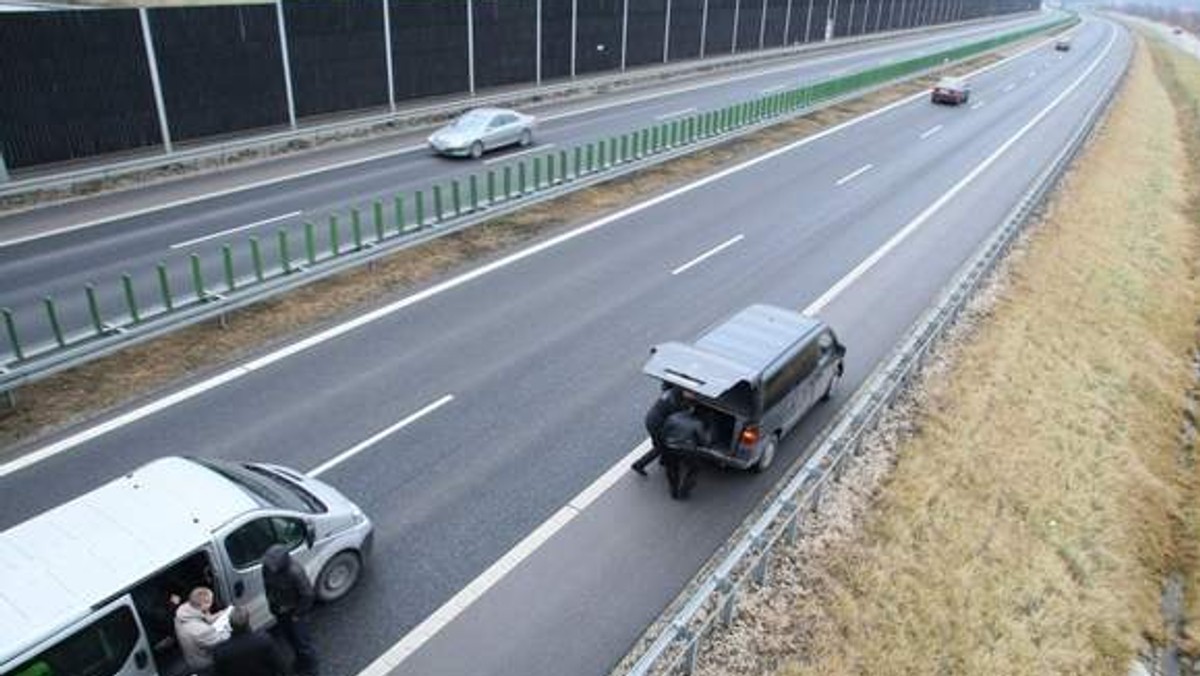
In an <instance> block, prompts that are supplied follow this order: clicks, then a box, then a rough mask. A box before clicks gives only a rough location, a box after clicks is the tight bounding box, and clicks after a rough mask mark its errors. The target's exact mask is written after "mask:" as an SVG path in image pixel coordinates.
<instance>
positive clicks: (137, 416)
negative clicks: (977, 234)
mask: <svg viewBox="0 0 1200 676" xmlns="http://www.w3.org/2000/svg"><path fill="white" fill-rule="evenodd" d="M1053 40H1054V38H1053V37H1051V38H1047V39H1045V40H1042V41H1040V42H1038V43H1035V44H1034V45H1032V46H1030V47H1029V48H1028V49H1025V50H1022V51H1020V52H1017V53H1016V54H1014V55H1012V56H1010V57H1008V58H1007V59H1004V60H1002V61H997V62H996V63H993V64H990V65H987V66H984V67H983V68H980V69H978V70H976V71H973V72H972V73H969V74H968V76H970V77H973V76H977V75H979V74H981V73H985V72H987V71H990V70H995V69H997V68H1000V67H1001V66H1004V65H1008V64H1011V63H1013V62H1014V61H1015V60H1016V59H1019V58H1021V57H1022V56H1024V55H1026V54H1029V53H1031V52H1033V51H1035V50H1038V49H1041V48H1042V47H1043V46H1045V45H1047V44H1049V43H1050V42H1052V41H1053ZM927 96H928V94H927V93H926V92H917V93H915V94H913V95H911V96H908V97H906V98H902V99H899V100H897V101H893V102H892V103H889V104H888V105H886V106H884V107H882V108H879V109H876V110H873V111H871V112H868V113H866V114H864V115H861V116H859V117H856V118H854V119H851V120H846V121H845V122H842V123H841V124H837V125H835V126H833V127H830V128H828V129H825V130H823V131H820V132H817V133H816V134H813V135H812V136H808V137H806V138H802V139H800V140H798V141H796V142H794V143H791V144H788V145H786V146H783V147H781V148H776V149H775V150H772V151H770V152H768V153H766V154H763V155H759V156H758V157H753V158H750V159H748V160H746V161H745V162H742V163H741V164H737V165H734V166H732V167H729V168H727V169H723V170H721V171H719V172H717V173H715V174H710V175H709V176H706V177H704V178H701V179H699V180H697V181H694V182H692V183H689V184H686V185H682V186H680V187H678V188H676V189H674V190H671V191H669V192H666V193H663V194H661V195H658V196H656V197H652V198H650V199H648V200H646V201H644V202H640V203H638V204H635V205H633V206H631V207H628V208H626V209H622V210H621V211H617V212H615V213H612V214H609V215H608V216H604V217H602V218H600V219H597V220H595V221H592V222H591V223H588V224H586V225H582V226H580V227H578V228H576V229H574V230H570V231H567V232H564V233H562V234H561V235H557V236H555V237H552V238H550V239H548V240H545V241H543V242H540V243H538V244H535V245H533V246H531V247H529V248H527V249H522V250H521V251H516V252H514V253H512V254H509V255H508V256H505V257H503V258H500V259H498V260H495V261H492V262H491V263H487V264H485V265H483V266H481V267H478V268H475V269H474V270H470V271H468V272H465V273H463V274H461V275H458V276H457V277H452V278H450V279H448V280H446V281H444V282H441V283H438V284H435V285H434V286H431V287H429V288H427V289H424V290H422V291H419V292H417V293H415V294H413V295H411V296H406V297H404V298H402V299H400V300H398V301H396V302H394V303H391V304H390V305H385V306H383V307H381V308H378V309H376V310H373V311H371V312H368V313H366V314H364V315H360V316H358V317H355V318H354V319H351V320H349V321H347V322H344V323H342V324H338V325H336V326H332V327H330V328H328V329H325V330H324V331H321V332H319V333H316V334H313V335H312V336H309V337H308V338H304V339H301V340H299V341H297V342H295V343H292V344H291V345H287V346H284V347H282V348H280V349H278V350H275V351H274V352H270V353H268V354H266V355H263V356H261V357H258V358H257V359H254V360H252V361H250V362H247V363H246V364H244V365H241V366H235V367H233V368H231V369H229V370H227V371H224V372H222V373H219V374H217V375H215V376H212V377H211V378H209V379H207V380H204V381H201V382H199V383H196V384H194V385H192V386H190V387H187V388H184V389H183V390H180V391H179V392H175V393H173V394H170V395H167V396H165V397H163V398H162V399H158V400H156V401H152V402H150V403H148V404H145V405H143V406H141V407H138V408H135V409H133V410H131V411H128V412H126V413H123V414H121V415H119V416H117V417H115V418H113V419H112V420H109V421H106V422H104V423H101V424H99V425H96V426H94V427H89V428H87V429H84V430H82V431H80V432H77V433H75V434H72V435H70V436H67V437H66V438H63V439H60V440H59V441H56V442H54V443H52V444H49V445H47V446H43V447H42V448H39V449H37V450H34V451H30V452H29V453H27V454H25V455H23V456H21V457H20V458H16V459H14V460H10V461H9V462H7V463H4V464H2V465H0V478H3V477H5V476H8V475H9V474H12V473H13V472H17V471H19V470H21V469H24V468H26V467H29V466H31V465H33V464H36V463H38V462H40V461H42V460H45V459H46V458H49V457H52V456H55V455H58V454H59V453H63V452H66V451H69V450H71V449H73V448H75V447H77V446H79V445H80V444H83V443H86V442H88V441H91V440H92V439H95V438H97V437H100V436H102V435H104V434H107V433H109V432H111V431H113V430H116V429H120V428H122V427H124V426H126V425H129V424H131V423H134V422H137V421H138V420H141V419H143V418H146V417H148V416H150V415H153V414H155V413H158V412H160V411H162V410H165V409H167V408H170V407H171V406H174V405H175V404H178V403H180V402H183V401H187V400H188V399H191V398H193V397H196V396H199V395H201V394H204V393H205V392H207V391H209V390H211V389H214V388H217V387H220V386H221V385H224V384H226V383H228V382H231V381H234V380H237V379H238V378H241V377H242V376H244V375H246V374H248V373H251V372H253V371H256V370H258V369H261V368H265V367H267V366H269V365H271V364H274V363H275V362H277V361H280V360H282V359H286V358H287V357H290V356H292V355H295V354H299V353H301V352H304V351H305V350H308V349H309V348H312V347H315V346H317V345H320V344H321V343H324V342H327V341H329V340H333V339H334V338H337V337H339V336H341V335H343V334H346V333H349V332H351V331H353V330H355V329H358V328H359V327H362V326H365V325H367V324H370V323H371V322H374V321H375V320H377V319H381V318H383V317H386V316H388V315H390V314H392V313H394V312H398V311H400V310H403V309H404V308H407V307H409V306H411V305H416V304H417V303H420V302H422V301H424V300H426V299H428V298H432V297H433V296H436V295H438V294H440V293H442V292H444V291H449V290H450V289H453V288H456V287H458V286H461V285H463V284H466V283H468V282H470V281H473V280H475V279H476V278H478V277H482V276H484V275H486V274H489V273H491V272H493V271H495V270H499V269H501V268H504V267H507V266H509V265H512V264H513V263H516V262H518V261H521V260H523V259H525V258H528V257H529V256H533V255H536V254H538V253H541V252H542V251H544V250H547V249H550V248H553V247H555V246H558V245H559V244H562V243H564V242H567V241H570V240H572V239H575V238H576V237H579V236H581V235H584V234H587V233H589V232H591V231H593V230H597V229H599V228H602V227H604V226H606V225H608V224H609V223H612V222H614V221H619V220H621V219H623V218H626V217H628V216H631V215H633V214H636V213H638V212H641V211H644V210H646V209H649V208H651V207H654V206H656V205H658V204H661V203H663V202H667V201H670V200H672V199H675V198H676V197H679V196H680V195H685V194H687V193H689V192H691V191H692V190H695V189H697V188H701V187H703V186H706V185H708V184H710V183H714V182H717V181H720V180H722V179H724V178H725V177H726V176H730V175H732V174H735V173H738V172H740V171H743V170H745V169H748V168H750V167H753V166H755V165H757V164H760V163H762V162H766V161H767V160H770V159H774V158H775V157H777V156H779V155H783V154H785V153H789V152H791V151H793V150H795V149H797V148H801V147H804V146H806V145H808V144H810V143H814V142H816V141H818V140H820V139H823V138H825V137H827V136H831V135H833V134H836V133H838V132H840V131H842V130H843V129H848V128H850V127H853V126H855V125H858V124H860V123H862V122H866V121H867V120H871V119H874V118H875V117H878V116H880V115H884V114H886V113H888V112H891V111H892V110H895V109H896V108H900V107H901V106H905V105H908V104H910V103H913V102H914V101H918V100H922V99H924V98H926V97H927Z"/></svg>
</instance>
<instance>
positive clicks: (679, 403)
mask: <svg viewBox="0 0 1200 676" xmlns="http://www.w3.org/2000/svg"><path fill="white" fill-rule="evenodd" d="M682 408H683V395H682V393H680V391H679V388H676V387H671V386H669V385H668V386H666V388H665V389H664V390H663V393H662V394H661V395H659V397H658V400H657V401H655V402H654V405H653V406H651V407H650V410H649V411H648V412H647V413H646V421H645V423H646V432H648V433H649V434H650V450H649V451H647V452H646V453H644V454H642V457H640V458H638V459H637V460H636V461H634V463H633V465H632V467H633V471H635V472H637V473H638V474H640V475H642V476H646V466H647V465H649V464H650V463H652V462H654V459H655V458H658V457H660V456H661V455H662V452H663V443H662V426H663V421H665V420H666V419H667V416H669V415H671V414H672V413H674V412H676V411H678V410H680V409H682Z"/></svg>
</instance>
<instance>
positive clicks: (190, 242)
mask: <svg viewBox="0 0 1200 676" xmlns="http://www.w3.org/2000/svg"><path fill="white" fill-rule="evenodd" d="M302 213H304V212H303V211H293V212H291V213H288V214H283V215H281V216H273V217H271V218H264V219H263V220H261V221H255V222H253V223H248V224H246V225H239V226H238V227H236V228H229V229H228V230H222V231H220V232H214V233H213V234H211V235H205V236H203V237H197V238H196V239H189V240H187V241H186V242H180V243H178V244H172V245H171V248H172V249H182V248H184V247H188V246H191V245H193V244H199V243H200V242H207V241H208V240H210V239H216V238H218V237H222V236H224V235H231V234H233V233H235V232H241V231H242V230H249V229H250V228H257V227H258V226H260V225H266V224H267V223H274V222H275V221H282V220H283V219H285V218H295V217H296V216H299V215H300V214H302Z"/></svg>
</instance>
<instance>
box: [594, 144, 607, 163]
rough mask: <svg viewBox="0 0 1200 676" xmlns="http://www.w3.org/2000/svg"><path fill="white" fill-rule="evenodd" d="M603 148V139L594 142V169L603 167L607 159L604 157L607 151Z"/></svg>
mask: <svg viewBox="0 0 1200 676" xmlns="http://www.w3.org/2000/svg"><path fill="white" fill-rule="evenodd" d="M604 148H605V146H604V141H599V142H598V143H596V169H598V170H603V169H604V166H605V163H606V162H605V161H606V160H607V159H608V158H607V157H606V156H607V154H608V153H606V152H605V151H604Z"/></svg>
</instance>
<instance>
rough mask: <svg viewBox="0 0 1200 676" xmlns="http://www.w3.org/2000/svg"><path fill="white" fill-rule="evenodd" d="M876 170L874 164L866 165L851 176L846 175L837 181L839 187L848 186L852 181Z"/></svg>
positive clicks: (850, 174)
mask: <svg viewBox="0 0 1200 676" xmlns="http://www.w3.org/2000/svg"><path fill="white" fill-rule="evenodd" d="M874 168H875V165H874V164H864V165H862V166H861V167H859V168H857V169H855V170H854V171H852V172H850V173H849V174H846V175H845V176H843V177H841V178H839V179H838V180H837V184H838V185H846V184H847V183H849V182H850V181H853V180H854V179H856V178H858V177H859V176H862V175H863V174H865V173H867V172H868V171H870V170H872V169H874Z"/></svg>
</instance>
